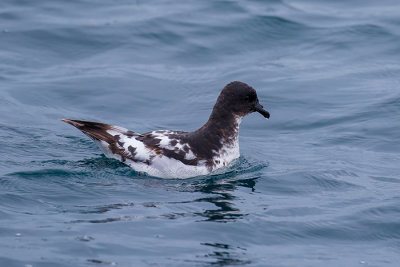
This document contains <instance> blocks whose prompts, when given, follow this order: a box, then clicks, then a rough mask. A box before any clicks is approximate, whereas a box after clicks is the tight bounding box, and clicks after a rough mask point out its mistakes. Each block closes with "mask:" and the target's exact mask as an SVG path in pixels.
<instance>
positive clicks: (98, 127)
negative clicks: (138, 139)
mask: <svg viewBox="0 0 400 267" xmlns="http://www.w3.org/2000/svg"><path fill="white" fill-rule="evenodd" d="M61 120H62V121H63V122H66V123H69V124H71V125H72V126H74V127H76V128H77V129H79V130H81V131H82V132H83V133H84V134H86V135H87V136H89V137H90V138H92V139H94V140H99V141H105V142H107V143H109V144H110V143H113V142H114V141H115V140H114V139H115V138H114V136H113V135H112V134H111V133H109V131H110V130H113V131H117V132H121V133H123V132H126V131H127V130H126V129H124V128H121V127H117V126H113V125H110V124H106V123H100V122H92V121H80V120H70V119H61Z"/></svg>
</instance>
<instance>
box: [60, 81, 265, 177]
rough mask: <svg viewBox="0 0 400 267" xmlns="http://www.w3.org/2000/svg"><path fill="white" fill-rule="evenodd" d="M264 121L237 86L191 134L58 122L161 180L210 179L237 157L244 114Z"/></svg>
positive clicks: (247, 90) (250, 92) (249, 94)
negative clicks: (214, 173)
mask: <svg viewBox="0 0 400 267" xmlns="http://www.w3.org/2000/svg"><path fill="white" fill-rule="evenodd" d="M255 111H257V112H259V113H260V114H262V115H263V116H264V117H265V118H267V119H268V118H269V113H268V111H266V110H264V109H263V106H261V105H260V104H259V102H258V98H257V93H256V91H255V90H254V89H253V88H252V87H251V86H249V85H247V84H245V83H242V82H237V81H236V82H231V83H229V84H228V85H226V86H225V87H224V88H223V89H222V91H221V93H220V95H219V97H218V99H217V102H216V104H215V106H214V108H213V110H212V113H211V115H210V118H209V120H208V121H207V122H206V123H205V124H204V125H203V126H202V127H201V128H199V129H197V130H195V131H193V132H183V131H169V130H158V131H152V132H147V133H143V134H138V133H135V132H132V131H130V130H128V129H125V128H122V127H118V126H113V125H110V124H104V123H98V122H89V121H81V120H70V119H62V120H63V121H64V122H67V123H69V124H71V125H73V126H75V127H76V128H78V129H79V130H81V131H82V132H83V133H84V134H86V135H88V136H89V137H90V138H92V139H93V140H94V141H95V143H96V144H97V145H98V146H99V147H100V148H101V150H102V151H103V153H104V154H105V155H106V156H107V157H109V158H114V159H117V160H120V161H122V162H123V163H126V164H127V165H129V166H130V167H132V168H133V169H134V170H136V171H138V172H145V173H147V174H149V175H151V176H156V177H160V178H189V177H194V176H199V175H206V174H209V173H211V172H213V171H215V170H216V169H219V168H221V167H224V166H227V165H228V164H229V163H230V162H232V161H233V160H234V159H236V158H238V157H239V156H240V153H239V126H240V122H241V120H242V118H243V117H244V116H246V115H247V114H249V113H252V112H255Z"/></svg>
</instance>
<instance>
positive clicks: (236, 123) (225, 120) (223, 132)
mask: <svg viewBox="0 0 400 267" xmlns="http://www.w3.org/2000/svg"><path fill="white" fill-rule="evenodd" d="M241 121H242V117H240V116H237V115H234V114H232V111H230V110H227V109H223V108H215V107H214V109H213V111H212V113H211V115H210V118H209V119H208V121H207V122H206V124H204V125H203V127H201V128H200V129H199V130H202V131H204V132H206V133H208V134H211V135H213V136H214V137H218V139H219V141H220V142H221V143H222V144H233V143H236V142H238V140H239V138H238V136H239V127H240V123H241Z"/></svg>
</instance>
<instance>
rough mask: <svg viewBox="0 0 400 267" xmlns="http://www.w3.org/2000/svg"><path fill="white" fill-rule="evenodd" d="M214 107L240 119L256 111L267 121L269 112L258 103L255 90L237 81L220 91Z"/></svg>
mask: <svg viewBox="0 0 400 267" xmlns="http://www.w3.org/2000/svg"><path fill="white" fill-rule="evenodd" d="M215 106H216V107H218V109H222V110H225V111H228V112H232V113H233V114H234V115H237V116H240V117H244V116H246V115H247V114H249V113H252V112H255V111H257V112H258V113H260V114H261V115H263V116H264V117H265V118H267V119H269V112H268V111H266V110H265V109H264V107H263V106H262V105H260V103H259V102H258V97H257V92H256V90H254V89H253V87H251V86H249V85H248V84H245V83H242V82H238V81H235V82H231V83H229V84H227V85H226V86H225V87H224V89H222V91H221V94H220V95H219V97H218V99H217V103H216V104H215Z"/></svg>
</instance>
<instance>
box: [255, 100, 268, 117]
mask: <svg viewBox="0 0 400 267" xmlns="http://www.w3.org/2000/svg"><path fill="white" fill-rule="evenodd" d="M254 110H255V111H257V112H258V113H260V114H261V115H263V116H264V117H265V118H267V119H269V112H268V111H266V110H265V109H264V107H263V106H261V105H260V103H257V104H256V105H255V106H254Z"/></svg>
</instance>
